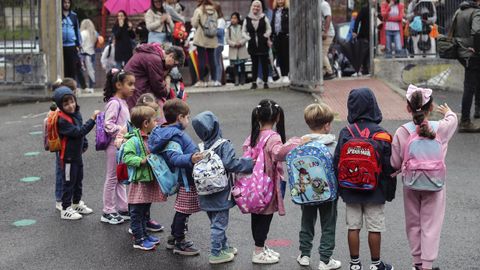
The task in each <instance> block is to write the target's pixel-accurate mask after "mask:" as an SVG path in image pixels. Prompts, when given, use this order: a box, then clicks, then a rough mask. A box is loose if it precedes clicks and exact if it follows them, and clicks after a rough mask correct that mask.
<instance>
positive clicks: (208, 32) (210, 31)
mask: <svg viewBox="0 0 480 270" xmlns="http://www.w3.org/2000/svg"><path fill="white" fill-rule="evenodd" d="M213 15H215V13H214V12H208V11H207V20H206V21H205V24H204V25H202V23H201V22H200V26H201V27H202V29H203V34H204V35H205V36H206V37H207V38H214V37H217V28H218V23H217V19H215V18H214V17H213Z"/></svg>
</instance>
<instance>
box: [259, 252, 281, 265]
mask: <svg viewBox="0 0 480 270" xmlns="http://www.w3.org/2000/svg"><path fill="white" fill-rule="evenodd" d="M278 261H280V259H279V258H278V257H275V256H272V255H270V254H269V253H267V251H266V250H265V249H264V250H263V251H262V252H260V253H258V254H257V253H255V251H254V252H253V255H252V262H253V263H258V264H274V263H278Z"/></svg>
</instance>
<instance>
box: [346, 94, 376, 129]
mask: <svg viewBox="0 0 480 270" xmlns="http://www.w3.org/2000/svg"><path fill="white" fill-rule="evenodd" d="M347 120H348V122H349V123H351V124H352V123H355V122H358V121H360V120H364V121H369V122H374V123H377V124H379V123H380V122H382V112H381V111H380V108H379V107H378V103H377V99H376V98H375V95H374V94H373V92H372V90H370V89H369V88H359V89H353V90H352V91H350V94H349V95H348V117H347Z"/></svg>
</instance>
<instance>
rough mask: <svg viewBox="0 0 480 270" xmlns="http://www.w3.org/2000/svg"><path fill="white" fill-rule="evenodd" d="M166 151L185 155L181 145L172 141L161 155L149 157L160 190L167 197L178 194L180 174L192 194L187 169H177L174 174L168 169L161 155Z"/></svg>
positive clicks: (187, 189) (186, 188)
mask: <svg viewBox="0 0 480 270" xmlns="http://www.w3.org/2000/svg"><path fill="white" fill-rule="evenodd" d="M166 151H175V152H178V153H180V154H183V151H182V147H181V146H180V144H178V143H176V142H174V141H170V142H169V143H168V144H167V146H165V148H164V149H163V150H162V151H161V152H160V154H153V153H152V154H150V155H148V157H147V161H148V164H150V167H152V171H153V175H155V178H156V179H157V182H158V184H159V185H160V189H161V190H162V193H163V194H164V195H165V196H171V195H174V194H175V193H177V192H178V190H179V183H178V176H179V174H180V175H181V177H182V180H183V184H184V187H185V190H186V191H187V192H190V188H189V185H188V181H187V177H186V175H187V174H186V172H185V169H183V168H182V169H179V168H175V170H174V171H173V172H172V170H170V167H168V164H167V162H166V161H165V159H164V158H163V156H162V155H161V153H163V152H166Z"/></svg>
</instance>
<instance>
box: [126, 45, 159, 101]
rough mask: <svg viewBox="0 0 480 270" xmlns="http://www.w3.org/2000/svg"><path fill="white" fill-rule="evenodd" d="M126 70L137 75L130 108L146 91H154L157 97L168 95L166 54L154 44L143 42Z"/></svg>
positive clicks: (130, 99)
mask: <svg viewBox="0 0 480 270" xmlns="http://www.w3.org/2000/svg"><path fill="white" fill-rule="evenodd" d="M125 70H126V71H128V72H131V73H133V75H134V76H135V92H134V93H133V95H132V96H131V97H129V98H128V99H127V104H128V108H129V109H131V108H132V107H133V106H135V104H136V102H137V99H138V98H139V97H140V96H141V95H142V94H145V93H152V94H153V95H154V96H155V97H156V98H157V99H164V98H166V97H167V94H168V92H167V88H166V87H165V75H166V74H167V73H168V72H167V68H166V67H165V56H164V53H163V52H162V51H161V50H158V49H156V47H155V45H153V44H142V45H140V46H139V47H138V48H137V49H136V53H135V54H134V55H133V57H132V58H131V59H130V61H128V63H127V65H126V66H125Z"/></svg>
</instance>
